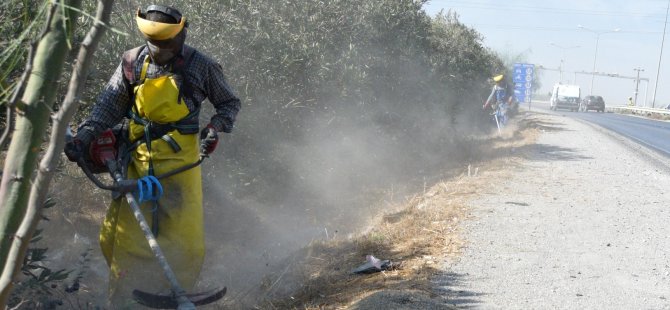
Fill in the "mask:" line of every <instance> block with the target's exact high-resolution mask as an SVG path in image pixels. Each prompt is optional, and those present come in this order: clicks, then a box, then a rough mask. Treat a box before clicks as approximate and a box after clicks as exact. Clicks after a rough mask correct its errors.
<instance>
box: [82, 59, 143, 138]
mask: <svg viewBox="0 0 670 310" xmlns="http://www.w3.org/2000/svg"><path fill="white" fill-rule="evenodd" d="M128 87H129V86H128V83H127V82H126V81H125V78H124V77H123V69H122V67H121V65H120V64H119V66H118V67H117V68H116V71H114V74H113V75H112V78H111V79H110V80H109V81H108V82H107V85H106V86H105V88H104V89H103V90H102V92H101V93H100V95H99V96H98V99H97V101H96V103H95V105H94V106H93V110H92V111H91V115H90V116H89V117H88V118H87V119H86V120H84V122H82V123H81V125H80V126H79V129H78V130H77V138H78V139H79V140H81V141H82V142H84V143H86V144H88V143H89V142H91V141H92V140H93V138H94V137H96V136H97V135H98V134H100V133H101V132H102V131H103V130H105V129H107V128H111V127H113V126H114V125H116V124H117V123H119V122H120V121H121V120H122V119H123V117H124V116H125V115H126V112H127V111H128V107H129V103H130V98H129V93H128Z"/></svg>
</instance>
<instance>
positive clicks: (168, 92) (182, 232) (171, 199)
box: [100, 57, 205, 309]
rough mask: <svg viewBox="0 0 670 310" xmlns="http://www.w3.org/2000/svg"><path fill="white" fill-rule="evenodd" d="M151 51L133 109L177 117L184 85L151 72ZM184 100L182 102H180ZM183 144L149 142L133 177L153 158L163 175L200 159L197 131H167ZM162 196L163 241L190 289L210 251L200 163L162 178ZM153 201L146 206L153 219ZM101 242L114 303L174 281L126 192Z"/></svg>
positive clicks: (168, 119)
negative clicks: (175, 146)
mask: <svg viewBox="0 0 670 310" xmlns="http://www.w3.org/2000/svg"><path fill="white" fill-rule="evenodd" d="M148 65H149V57H146V59H145V62H144V64H143V67H142V71H141V75H140V81H144V82H143V83H141V84H140V85H139V86H135V89H134V92H135V106H134V107H133V109H134V110H133V112H135V113H136V114H137V115H139V116H140V117H142V118H144V119H146V120H149V121H152V122H154V123H159V124H166V123H172V122H177V121H179V120H181V119H183V118H184V117H186V116H187V115H189V110H188V108H187V107H186V104H185V103H184V102H183V100H181V99H178V98H179V88H178V86H177V83H176V81H175V79H174V76H173V75H168V76H161V77H158V78H152V79H150V78H146V71H147V68H148ZM179 101H181V102H179ZM129 131H130V132H129V137H130V141H131V142H134V141H136V140H139V139H144V137H145V135H144V126H143V125H141V124H138V123H136V122H134V121H131V122H130V129H129ZM168 135H169V136H171V137H172V139H174V141H175V142H177V143H178V144H179V146H180V147H181V150H180V151H175V150H174V149H173V148H172V147H171V146H170V145H169V144H168V143H167V142H166V141H164V140H162V139H156V140H153V141H152V142H151V152H149V151H148V149H147V145H146V143H143V144H141V145H140V146H138V147H137V149H136V150H135V151H133V153H132V160H131V162H130V165H129V167H128V178H129V179H137V178H140V177H143V176H146V175H147V174H148V171H149V165H150V162H152V163H153V168H154V170H155V172H154V173H155V175H161V174H164V173H166V172H169V171H171V170H174V169H176V168H179V167H183V166H185V165H187V164H191V163H194V162H196V161H197V160H198V159H199V149H198V135H196V134H188V135H183V134H180V133H179V132H178V131H177V130H173V131H171V132H169V133H168ZM160 182H161V185H162V186H163V196H162V197H161V198H160V200H159V205H160V207H159V208H158V212H157V216H158V218H159V223H160V233H159V234H158V243H159V245H160V246H161V249H162V250H163V252H164V253H165V257H166V258H167V261H168V263H169V265H170V267H172V270H173V271H174V272H175V274H176V276H177V279H178V280H179V283H180V284H181V285H182V287H183V288H184V289H185V290H187V291H191V290H192V288H193V286H194V285H195V282H196V280H197V278H198V276H199V274H200V268H201V266H202V263H203V258H204V255H205V245H204V234H203V214H202V181H201V174H200V167H195V168H192V169H189V170H187V171H184V172H181V173H179V174H176V175H174V176H172V177H168V178H164V179H162V180H160ZM153 207H154V204H153V203H151V202H148V203H143V204H142V206H141V208H142V211H143V213H144V216H145V218H146V219H147V221H149V226H151V225H152V223H151V222H152V221H153V217H152V208H153ZM100 246H101V248H102V253H103V255H104V256H105V259H106V260H107V264H108V265H109V267H110V274H109V280H110V281H109V290H110V302H111V303H112V306H114V308H115V309H123V308H134V307H135V306H134V305H133V304H134V302H133V301H132V297H131V293H132V291H133V290H134V289H139V290H142V291H145V292H149V293H160V294H168V293H170V286H169V283H168V281H167V280H166V278H165V276H164V275H163V270H162V269H161V267H160V265H159V264H158V262H157V260H156V258H155V257H154V255H153V254H152V252H151V249H150V248H149V245H148V243H147V240H146V238H145V237H144V234H143V233H142V230H141V229H140V227H139V225H138V223H137V220H136V219H135V217H134V216H133V214H132V211H131V209H130V207H129V206H128V202H127V201H126V199H125V198H119V199H116V200H114V201H113V202H112V204H111V206H110V208H109V210H108V212H107V216H106V217H105V220H104V222H103V225H102V228H101V231H100Z"/></svg>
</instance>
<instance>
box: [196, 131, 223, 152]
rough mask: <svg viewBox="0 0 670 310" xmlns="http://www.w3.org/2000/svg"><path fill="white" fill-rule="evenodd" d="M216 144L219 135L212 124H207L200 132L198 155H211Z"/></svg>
mask: <svg viewBox="0 0 670 310" xmlns="http://www.w3.org/2000/svg"><path fill="white" fill-rule="evenodd" d="M217 144H219V133H218V132H216V129H215V128H214V126H212V124H209V125H207V127H205V128H203V129H202V131H200V153H201V154H204V155H209V154H212V152H214V150H215V149H216V145H217Z"/></svg>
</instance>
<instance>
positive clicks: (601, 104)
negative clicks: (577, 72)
mask: <svg viewBox="0 0 670 310" xmlns="http://www.w3.org/2000/svg"><path fill="white" fill-rule="evenodd" d="M579 110H580V111H582V112H587V111H589V110H595V111H598V112H605V100H604V99H603V97H601V96H586V97H584V100H582V103H581V105H580V107H579Z"/></svg>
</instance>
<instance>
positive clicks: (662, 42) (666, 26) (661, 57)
mask: <svg viewBox="0 0 670 310" xmlns="http://www.w3.org/2000/svg"><path fill="white" fill-rule="evenodd" d="M669 11H670V0H668V7H667V8H666V9H665V23H664V24H663V38H662V39H661V52H660V53H659V55H658V67H657V68H656V85H655V86H654V96H653V97H652V98H651V107H652V108H655V107H656V90H657V89H658V76H659V75H660V74H661V59H663V45H664V44H665V30H666V29H667V28H668V12H669Z"/></svg>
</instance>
